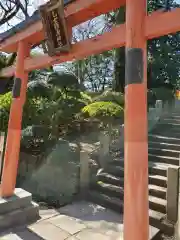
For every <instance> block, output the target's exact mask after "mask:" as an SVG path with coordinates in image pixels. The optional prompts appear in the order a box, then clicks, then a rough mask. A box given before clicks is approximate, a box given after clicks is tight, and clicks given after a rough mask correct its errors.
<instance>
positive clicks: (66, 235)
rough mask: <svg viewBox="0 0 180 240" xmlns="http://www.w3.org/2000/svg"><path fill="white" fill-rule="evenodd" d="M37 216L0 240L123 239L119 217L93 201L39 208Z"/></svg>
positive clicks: (0, 237)
mask: <svg viewBox="0 0 180 240" xmlns="http://www.w3.org/2000/svg"><path fill="white" fill-rule="evenodd" d="M40 215H41V219H40V220H39V221H37V222H36V223H34V224H31V225H29V226H26V227H25V226H24V227H20V228H16V229H12V230H11V231H9V232H6V233H4V234H3V235H1V236H0V240H92V239H98V240H123V224H122V222H123V219H122V216H121V215H119V214H116V213H114V212H112V211H110V210H107V209H105V208H103V207H101V206H98V205H96V204H93V203H88V202H77V203H74V204H72V205H68V206H65V207H63V208H60V209H59V210H54V209H48V210H40ZM153 234H154V232H153Z"/></svg>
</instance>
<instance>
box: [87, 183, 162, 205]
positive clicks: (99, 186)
mask: <svg viewBox="0 0 180 240" xmlns="http://www.w3.org/2000/svg"><path fill="white" fill-rule="evenodd" d="M117 180H118V179H117ZM119 182H120V181H119ZM91 188H92V189H94V190H95V191H99V192H101V193H104V194H107V195H108V196H113V197H118V198H120V199H122V200H123V198H124V183H122V184H121V185H116V184H114V183H108V182H106V181H104V182H102V181H98V182H97V183H95V184H93V185H92V186H91ZM149 195H151V196H153V197H157V198H162V199H166V188H163V187H159V186H155V185H151V184H149Z"/></svg>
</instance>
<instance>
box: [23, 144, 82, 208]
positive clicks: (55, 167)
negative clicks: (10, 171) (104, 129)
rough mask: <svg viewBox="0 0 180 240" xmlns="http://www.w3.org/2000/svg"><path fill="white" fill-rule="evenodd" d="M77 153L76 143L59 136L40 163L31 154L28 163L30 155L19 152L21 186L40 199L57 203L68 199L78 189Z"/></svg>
mask: <svg viewBox="0 0 180 240" xmlns="http://www.w3.org/2000/svg"><path fill="white" fill-rule="evenodd" d="M79 153H80V149H79V146H78V144H75V143H69V142H67V141H63V140H59V141H58V143H57V144H56V145H55V146H54V148H53V149H51V151H50V152H49V154H47V156H46V157H44V159H43V160H41V163H40V164H38V163H37V162H36V161H37V159H36V161H35V160H33V157H32V163H31V162H30V159H29V160H28V159H27V158H26V157H25V156H22V157H21V158H23V159H21V160H20V167H19V176H20V186H21V187H22V188H23V189H26V190H28V191H29V192H31V193H32V194H33V195H35V196H37V197H39V199H40V200H41V201H42V200H46V201H48V202H50V203H51V202H52V203H53V202H58V203H59V204H65V203H67V202H69V200H70V199H71V198H72V196H73V195H74V194H76V193H77V192H78V186H79V164H80V161H79ZM26 160H28V161H26ZM22 176H23V178H22Z"/></svg>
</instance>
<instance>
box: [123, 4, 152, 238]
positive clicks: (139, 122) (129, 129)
mask: <svg viewBox="0 0 180 240" xmlns="http://www.w3.org/2000/svg"><path fill="white" fill-rule="evenodd" d="M146 8H147V6H146V0H136V1H134V0H127V1H126V87H125V196H124V239H125V240H132V239H134V240H148V239H149V204H148V141H147V139H148V126H147V123H148V121H147V81H146V78H147V52H146V39H145V16H146Z"/></svg>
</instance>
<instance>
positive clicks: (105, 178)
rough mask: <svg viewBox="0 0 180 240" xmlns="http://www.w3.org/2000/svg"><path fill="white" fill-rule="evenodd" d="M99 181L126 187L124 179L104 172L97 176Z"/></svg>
mask: <svg viewBox="0 0 180 240" xmlns="http://www.w3.org/2000/svg"><path fill="white" fill-rule="evenodd" d="M97 178H98V181H102V182H104V183H109V184H112V185H116V186H123V185H124V178H119V177H116V176H114V175H112V174H109V173H105V172H102V173H100V174H98V175H97Z"/></svg>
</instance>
